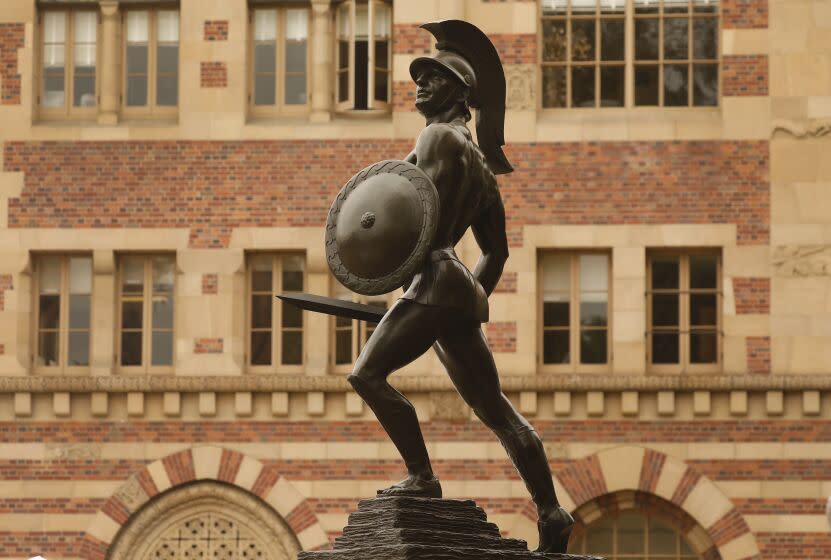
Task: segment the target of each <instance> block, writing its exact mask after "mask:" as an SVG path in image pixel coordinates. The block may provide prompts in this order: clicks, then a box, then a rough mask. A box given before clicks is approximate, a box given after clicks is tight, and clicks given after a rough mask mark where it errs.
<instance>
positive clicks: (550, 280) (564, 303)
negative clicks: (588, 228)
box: [540, 252, 610, 371]
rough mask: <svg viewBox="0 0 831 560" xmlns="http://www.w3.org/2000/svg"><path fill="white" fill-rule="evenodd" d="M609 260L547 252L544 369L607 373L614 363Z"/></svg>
mask: <svg viewBox="0 0 831 560" xmlns="http://www.w3.org/2000/svg"><path fill="white" fill-rule="evenodd" d="M609 269H610V266H609V255H608V254H606V253H598V252H591V253H572V252H552V253H544V254H543V255H542V257H541V259H540V276H541V284H542V302H541V303H542V305H541V307H542V309H541V310H540V313H541V315H542V336H541V340H542V352H540V354H541V357H542V364H543V366H544V367H550V368H552V369H561V370H571V371H573V370H576V369H580V370H581V371H584V370H592V369H598V370H603V369H605V368H606V366H607V365H608V364H609V361H610V351H609V273H610V270H609Z"/></svg>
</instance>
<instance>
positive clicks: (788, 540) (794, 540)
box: [755, 533, 831, 560]
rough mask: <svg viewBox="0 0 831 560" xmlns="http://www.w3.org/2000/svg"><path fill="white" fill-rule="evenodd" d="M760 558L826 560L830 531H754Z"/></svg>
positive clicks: (830, 550) (829, 554)
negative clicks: (760, 554)
mask: <svg viewBox="0 0 831 560" xmlns="http://www.w3.org/2000/svg"><path fill="white" fill-rule="evenodd" d="M755 536H756V542H757V543H758V545H759V551H760V552H761V553H762V558H765V559H768V558H771V559H774V558H775V559H776V560H780V559H781V560H790V559H791V558H799V559H800V560H828V559H829V558H831V533H825V534H822V533H756V535H755Z"/></svg>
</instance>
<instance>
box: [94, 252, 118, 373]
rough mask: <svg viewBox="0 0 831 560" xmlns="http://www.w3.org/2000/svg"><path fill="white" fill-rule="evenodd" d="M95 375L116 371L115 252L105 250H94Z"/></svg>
mask: <svg viewBox="0 0 831 560" xmlns="http://www.w3.org/2000/svg"><path fill="white" fill-rule="evenodd" d="M92 272H93V276H92V293H93V298H92V317H93V321H92V325H91V326H92V333H91V334H92V355H91V356H90V369H91V370H92V375H110V374H111V373H112V372H113V367H114V365H115V363H114V357H115V346H114V339H113V332H115V328H116V324H115V316H116V314H115V291H116V287H115V253H113V251H110V250H106V249H102V250H95V251H93V252H92Z"/></svg>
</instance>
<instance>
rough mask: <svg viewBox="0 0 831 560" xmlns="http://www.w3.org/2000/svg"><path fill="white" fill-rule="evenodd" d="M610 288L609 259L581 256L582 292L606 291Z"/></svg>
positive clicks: (604, 256) (603, 256) (598, 256)
mask: <svg viewBox="0 0 831 560" xmlns="http://www.w3.org/2000/svg"><path fill="white" fill-rule="evenodd" d="M608 288H609V257H607V256H606V255H580V291H582V292H587V291H606V290H608Z"/></svg>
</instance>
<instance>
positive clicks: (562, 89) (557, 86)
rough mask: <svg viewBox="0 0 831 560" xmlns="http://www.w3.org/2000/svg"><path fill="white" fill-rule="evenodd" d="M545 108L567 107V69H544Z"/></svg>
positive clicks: (543, 96) (543, 97)
mask: <svg viewBox="0 0 831 560" xmlns="http://www.w3.org/2000/svg"><path fill="white" fill-rule="evenodd" d="M542 104H543V107H565V106H566V69H565V68H562V67H551V66H547V67H544V68H543V69H542Z"/></svg>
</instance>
